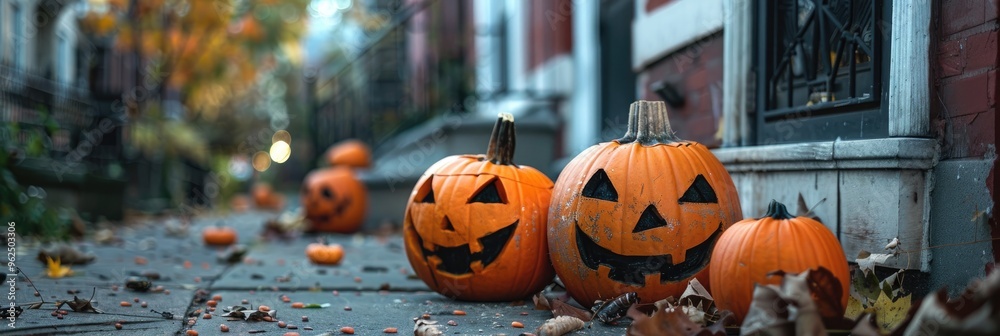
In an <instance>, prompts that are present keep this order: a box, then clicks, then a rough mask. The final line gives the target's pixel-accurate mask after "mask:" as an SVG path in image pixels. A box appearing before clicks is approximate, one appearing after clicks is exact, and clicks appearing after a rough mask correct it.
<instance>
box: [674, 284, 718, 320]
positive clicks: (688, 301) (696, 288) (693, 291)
mask: <svg viewBox="0 0 1000 336" xmlns="http://www.w3.org/2000/svg"><path fill="white" fill-rule="evenodd" d="M678 302H679V303H680V304H681V305H689V306H692V307H697V308H699V309H700V310H701V311H704V312H708V310H709V309H710V308H712V306H714V305H715V300H714V299H712V294H709V293H708V290H707V289H705V286H702V285H701V282H700V281H698V279H697V278H695V279H691V281H688V286H687V288H686V289H684V293H683V294H681V298H680V300H678Z"/></svg>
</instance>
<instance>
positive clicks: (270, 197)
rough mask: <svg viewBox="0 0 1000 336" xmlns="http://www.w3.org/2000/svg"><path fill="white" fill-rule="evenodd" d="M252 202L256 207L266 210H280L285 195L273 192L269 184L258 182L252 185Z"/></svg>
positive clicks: (283, 205) (283, 204)
mask: <svg viewBox="0 0 1000 336" xmlns="http://www.w3.org/2000/svg"><path fill="white" fill-rule="evenodd" d="M251 193H252V194H253V201H254V204H256V205H257V207H258V208H261V209H268V210H281V209H282V208H284V207H285V196H284V195H282V194H279V193H276V192H274V190H273V189H271V186H270V185H267V184H264V183H258V184H255V185H254V186H253V190H252V191H251Z"/></svg>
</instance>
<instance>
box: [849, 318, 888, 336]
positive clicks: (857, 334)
mask: <svg viewBox="0 0 1000 336" xmlns="http://www.w3.org/2000/svg"><path fill="white" fill-rule="evenodd" d="M851 335H854V336H882V332H881V331H879V327H878V325H877V321H876V318H875V315H871V314H865V315H863V316H861V318H859V319H858V321H857V324H855V325H854V328H852V329H851Z"/></svg>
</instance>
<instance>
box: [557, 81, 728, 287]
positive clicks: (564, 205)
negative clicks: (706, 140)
mask: <svg viewBox="0 0 1000 336" xmlns="http://www.w3.org/2000/svg"><path fill="white" fill-rule="evenodd" d="M554 190H555V191H554V193H553V195H552V205H551V206H550V210H549V232H548V240H549V251H550V256H551V258H552V263H553V265H554V266H555V269H556V274H558V275H559V278H560V279H562V281H563V283H564V284H565V285H566V289H567V291H568V292H569V293H570V295H571V296H572V297H573V298H574V299H576V300H577V302H579V303H580V304H582V305H585V306H590V305H592V304H593V303H594V300H599V299H600V300H608V299H611V298H614V297H615V296H618V295H620V294H623V293H627V292H636V293H637V294H638V295H639V298H640V299H641V300H642V302H647V303H648V302H654V301H657V300H660V299H663V298H666V297H668V296H674V297H680V295H681V294H682V293H683V291H684V289H685V288H686V286H687V282H688V280H690V279H692V278H694V277H697V278H698V280H699V281H701V282H702V283H705V284H706V286H707V285H708V284H707V283H708V280H709V279H708V276H707V274H706V273H707V266H708V261H709V256H710V254H711V252H712V247H713V246H714V245H715V242H716V240H717V239H718V238H719V236H720V235H721V234H722V232H723V231H724V230H725V229H726V228H727V227H729V226H730V225H732V224H733V223H734V222H736V221H737V220H739V219H740V218H741V217H740V213H741V212H740V204H739V200H738V199H737V196H736V188H735V187H734V185H733V181H732V179H731V178H730V177H729V174H728V173H727V172H726V169H725V168H724V167H723V166H722V164H721V163H720V162H719V160H718V159H716V158H715V156H713V155H712V153H711V152H710V151H709V150H708V148H706V147H705V146H703V145H701V144H699V143H697V142H693V141H685V140H680V139H678V138H677V137H676V136H675V135H674V134H673V131H671V129H670V124H669V122H668V120H667V111H666V107H665V106H664V104H663V102H648V101H638V102H635V103H633V104H632V106H631V108H630V111H629V123H628V131H627V133H626V134H625V136H624V137H623V138H621V139H617V140H612V141H610V142H605V143H600V144H597V145H594V146H592V147H590V148H588V149H586V150H584V151H583V152H582V153H580V155H578V156H577V157H576V158H574V159H573V160H572V161H570V163H569V164H567V165H566V168H564V170H563V172H562V173H561V174H560V175H559V178H558V179H557V181H556V184H555V187H554Z"/></svg>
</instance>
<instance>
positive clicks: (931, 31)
mask: <svg viewBox="0 0 1000 336" xmlns="http://www.w3.org/2000/svg"><path fill="white" fill-rule="evenodd" d="M369 5H370V6H376V7H378V6H388V7H386V10H388V11H389V12H390V13H393V15H392V20H393V21H392V22H393V25H392V26H391V28H389V29H387V30H386V33H385V34H381V35H378V36H377V37H376V38H375V39H374V40H373V41H374V42H372V43H371V44H369V45H367V47H365V48H363V50H364V52H362V53H361V54H360V55H359V56H358V57H356V58H355V59H354V60H353V61H352V62H350V63H348V64H347V65H346V66H344V67H340V68H338V71H337V72H334V73H326V74H323V73H322V71H321V72H320V75H319V77H318V79H317V84H316V85H317V89H316V92H317V94H316V96H315V97H314V98H315V99H316V100H315V104H316V108H315V109H314V111H315V112H316V115H315V118H316V120H317V122H316V125H317V127H319V128H320V129H318V130H317V134H319V135H320V138H319V139H318V140H317V141H318V143H317V148H324V147H325V146H328V145H329V144H332V143H333V142H335V141H337V140H338V139H341V138H347V137H362V138H363V139H365V140H366V141H368V142H370V143H371V144H373V145H374V146H375V147H376V149H377V156H378V159H377V166H376V168H375V169H374V170H373V171H371V172H369V173H368V174H367V175H366V176H365V179H366V181H367V183H368V186H369V188H370V189H371V190H372V195H373V196H372V197H373V198H376V200H375V201H374V202H372V204H377V205H378V206H379V207H382V208H381V209H379V211H373V212H372V213H373V214H374V216H373V218H372V221H373V222H377V221H380V220H383V219H390V220H396V221H399V220H400V219H401V218H402V216H403V213H402V212H403V211H402V209H403V207H404V206H405V203H406V197H407V196H408V195H409V191H410V188H412V185H413V182H414V181H416V178H417V177H418V176H419V175H420V174H421V173H422V172H423V171H424V170H425V169H426V168H427V167H428V166H430V165H431V164H432V163H433V162H435V161H437V160H438V159H440V158H442V157H444V156H446V155H450V154H458V153H477V152H482V151H483V150H485V149H484V148H481V147H484V144H485V143H486V140H485V139H486V137H487V136H488V134H489V127H490V125H491V123H492V120H493V118H495V116H496V113H498V112H511V113H513V114H514V115H515V117H516V119H517V125H518V132H519V141H518V144H519V145H520V146H519V148H518V154H517V156H516V158H517V159H518V160H517V161H518V162H519V163H523V164H528V165H532V166H535V167H537V168H540V169H541V170H543V171H545V172H546V173H548V174H550V175H551V176H552V177H555V176H556V175H557V174H558V172H559V170H560V168H561V166H562V165H563V164H565V162H566V161H567V160H569V159H570V158H572V157H573V156H574V155H575V154H576V153H579V152H580V151H581V150H583V149H585V148H587V147H588V146H590V145H592V144H595V143H597V142H601V141H608V140H610V139H614V138H616V137H619V136H621V135H622V134H624V128H625V123H626V121H627V120H626V118H625V116H626V113H627V110H628V104H629V103H630V102H632V101H634V100H637V99H646V100H663V101H666V103H667V104H668V106H669V108H670V118H671V123H672V125H673V129H674V130H675V131H676V132H677V135H678V136H679V137H681V138H684V139H690V140H695V141H698V142H701V143H703V144H706V145H708V146H709V147H711V148H715V149H714V152H715V154H716V156H717V157H718V158H719V159H720V160H721V161H722V162H723V163H724V164H726V166H727V167H728V169H729V170H730V172H731V174H732V176H733V178H734V180H735V182H736V185H737V188H738V189H739V194H740V196H741V202H742V208H743V211H744V215H745V216H746V217H756V216H759V215H760V214H762V213H764V208H765V206H766V204H767V203H768V202H769V201H770V200H771V199H776V200H778V201H781V202H783V203H786V204H798V210H799V211H800V212H801V213H805V212H807V211H812V212H813V213H814V214H815V215H817V216H818V217H819V218H820V219H821V220H822V221H823V222H824V223H825V224H826V225H827V226H828V227H829V228H830V229H831V230H832V231H833V232H834V233H835V234H837V235H838V237H839V238H840V239H841V242H842V244H843V246H844V249H845V251H844V252H845V254H847V256H848V257H849V258H853V257H854V256H856V255H858V253H859V252H860V251H863V250H864V251H880V250H882V248H883V246H884V245H885V244H886V243H887V242H888V241H889V240H891V239H893V238H899V240H900V241H901V242H902V245H901V246H902V248H903V250H904V251H906V252H905V253H906V254H907V255H908V257H907V258H898V260H897V262H896V263H895V264H893V265H891V266H893V267H897V268H902V269H908V270H913V271H922V272H917V273H915V274H923V275H921V276H918V278H920V277H922V278H923V279H926V280H928V281H929V282H924V283H929V284H931V285H932V286H934V287H937V285H938V284H943V283H952V284H960V283H965V282H966V280H967V279H970V278H973V277H976V276H980V275H982V274H983V273H984V272H985V271H986V269H987V268H990V267H992V265H993V263H994V261H995V260H996V259H997V255H998V253H1000V241H998V239H1000V228H997V226H996V220H995V219H994V217H993V215H992V214H993V212H994V210H995V209H996V202H995V201H994V200H995V196H993V195H994V182H993V181H994V176H995V172H996V171H997V168H996V167H995V165H994V164H993V163H994V160H995V158H996V155H995V144H996V140H995V137H996V131H995V127H994V124H995V114H996V106H997V104H996V97H997V90H998V89H997V87H998V85H997V82H998V77H997V69H998V65H1000V60H998V56H997V49H998V48H997V31H998V23H997V13H998V11H1000V10H998V6H997V1H996V0H969V1H935V2H932V1H927V0H922V1H908V0H857V1H851V0H836V1H834V0H830V1H815V0H787V1H749V0H745V1H744V0H634V1H630V0H624V1H611V0H605V1H599V0H594V1H569V0H549V1H516V0H513V1H505V0H472V1H433V0H428V1H405V2H379V1H374V2H369ZM343 97H350V99H347V98H343ZM339 118H343V119H339ZM359 118H360V119H359ZM345 122H347V123H361V124H360V125H359V126H357V127H354V126H353V125H355V124H352V126H346V125H345V124H343V123H345ZM323 127H342V130H339V131H337V130H335V129H334V128H323ZM352 132H353V133H352ZM970 255H975V256H977V257H974V258H970V257H969V256H970ZM928 272H929V273H928ZM918 283H919V282H918Z"/></svg>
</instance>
